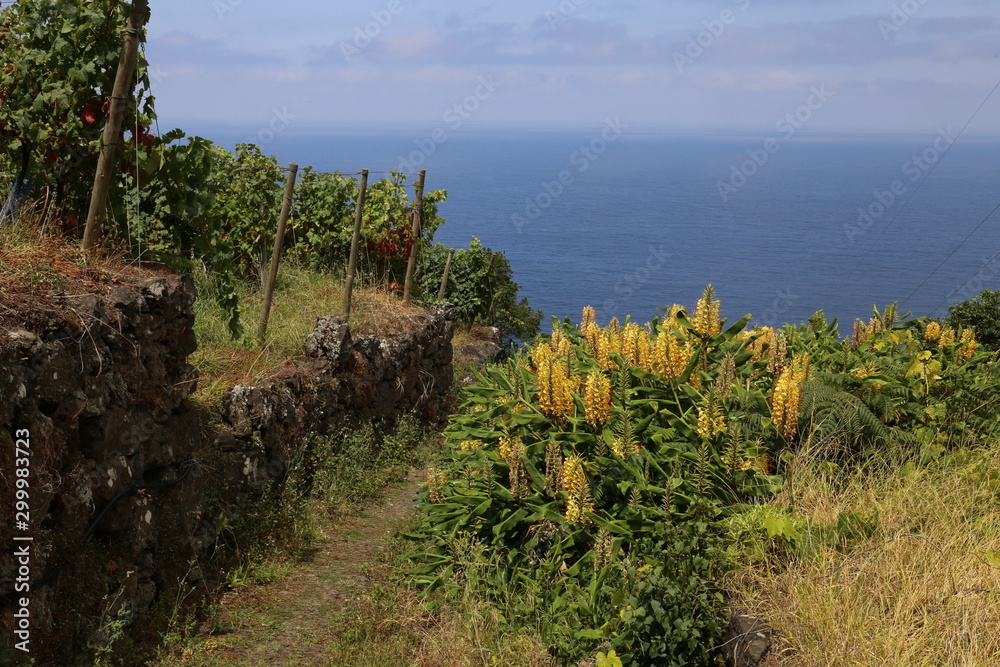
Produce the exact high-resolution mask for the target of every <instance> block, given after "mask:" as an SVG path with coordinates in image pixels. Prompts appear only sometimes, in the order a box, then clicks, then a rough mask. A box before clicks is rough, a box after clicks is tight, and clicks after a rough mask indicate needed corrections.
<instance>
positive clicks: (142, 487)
mask: <svg viewBox="0 0 1000 667" xmlns="http://www.w3.org/2000/svg"><path fill="white" fill-rule="evenodd" d="M194 467H195V462H194V459H188V461H187V469H186V470H185V471H184V472H183V473H182V474H181V476H180V477H178V478H177V479H172V480H170V481H168V482H157V483H156V484H133V485H132V486H131V487H129V488H127V489H125V490H123V491H119V492H118V493H117V494H116V495H115V497H114V498H112V499H111V502H109V503H108V504H107V505H105V506H104V509H103V510H101V513H100V514H98V515H97V518H96V519H94V521H93V523H91V524H90V527H89V528H87V532H85V533H84V534H83V537H81V538H80V539H79V540H77V541H76V545H77V546H81V545H82V544H83V543H84V542H86V541H87V540H88V539H90V536H91V535H93V534H94V531H95V530H97V526H99V525H100V523H101V521H102V520H103V519H104V517H105V516H107V514H108V512H109V511H111V508H112V507H114V506H115V505H116V504H117V503H118V501H119V500H121V499H122V498H124V497H125V496H130V495H132V494H133V493H138V492H139V491H146V490H147V489H166V488H169V487H171V486H176V485H177V484H180V483H181V482H183V481H184V478H185V477H187V476H188V475H189V474H191V471H192V470H194ZM64 567H66V563H59V564H58V565H56V566H55V567H53V568H52V569H50V570H49V571H48V572H46V573H45V575H44V576H42V578H41V579H39V580H38V581H36V582H35V583H33V584H31V586H30V587H29V590H31V591H34V590H36V589H38V588H41V587H42V586H45V585H47V584H48V583H49V582H51V581H52V580H53V579H55V578H56V575H58V574H59V573H60V572H61V571H62V569H63V568H64ZM14 596H15V592H14V591H9V592H7V593H5V594H4V595H3V597H2V598H0V599H3V600H8V599H13V598H14Z"/></svg>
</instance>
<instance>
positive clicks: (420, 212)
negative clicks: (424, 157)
mask: <svg viewBox="0 0 1000 667" xmlns="http://www.w3.org/2000/svg"><path fill="white" fill-rule="evenodd" d="M426 178H427V170H426V169H421V170H420V178H419V179H418V180H417V201H416V204H415V206H416V209H417V214H416V215H415V216H413V228H412V230H411V234H412V238H413V245H411V246H410V259H409V260H408V261H407V262H406V283H405V284H404V285H403V301H405V302H406V303H410V301H411V300H412V292H413V269H414V268H416V266H417V246H418V245H419V242H420V230H421V228H422V227H423V223H424V220H423V218H424V180H425V179H426Z"/></svg>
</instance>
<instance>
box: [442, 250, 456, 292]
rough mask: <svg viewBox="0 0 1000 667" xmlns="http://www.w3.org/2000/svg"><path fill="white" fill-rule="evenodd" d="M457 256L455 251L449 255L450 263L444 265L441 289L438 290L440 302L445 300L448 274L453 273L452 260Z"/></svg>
mask: <svg viewBox="0 0 1000 667" xmlns="http://www.w3.org/2000/svg"><path fill="white" fill-rule="evenodd" d="M454 256H455V249H454V248H452V249H451V252H449V253H448V261H447V262H445V263H444V275H443V276H441V289H439V290H438V301H442V300H443V299H444V290H445V288H446V287H447V286H448V272H449V271H451V258H452V257H454Z"/></svg>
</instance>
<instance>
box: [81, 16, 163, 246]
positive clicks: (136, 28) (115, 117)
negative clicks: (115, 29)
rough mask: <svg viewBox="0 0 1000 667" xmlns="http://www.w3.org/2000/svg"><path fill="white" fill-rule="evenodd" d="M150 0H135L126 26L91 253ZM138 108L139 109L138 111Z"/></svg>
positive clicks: (88, 241) (89, 231)
mask: <svg viewBox="0 0 1000 667" xmlns="http://www.w3.org/2000/svg"><path fill="white" fill-rule="evenodd" d="M148 9H149V2H148V0H135V1H134V2H133V3H132V10H131V11H130V12H129V15H128V24H127V26H126V28H125V43H124V45H123V46H122V55H121V59H120V60H119V61H118V71H117V72H116V73H115V86H114V88H113V90H112V92H111V106H110V109H109V110H108V122H107V123H105V124H104V133H103V134H102V135H101V153H100V156H98V158H97V173H96V174H95V175H94V190H93V192H92V193H91V195H90V209H89V210H88V212H87V226H86V227H85V228H84V232H83V249H84V250H85V251H86V252H87V253H88V254H90V253H91V252H92V251H93V249H94V246H95V245H96V244H97V239H98V238H99V237H100V235H101V225H102V223H103V222H104V215H105V213H106V212H107V206H108V190H109V189H110V187H111V175H112V172H113V170H114V165H115V161H116V160H117V157H118V142H119V141H120V140H121V127H122V121H124V120H125V111H126V108H127V107H126V104H125V96H126V95H127V94H128V91H129V84H130V83H131V82H132V74H133V73H134V72H135V63H136V61H137V60H138V58H139V41H140V38H141V34H142V27H143V25H144V24H145V22H146V15H147V14H148V13H149V12H148ZM137 111H138V110H137Z"/></svg>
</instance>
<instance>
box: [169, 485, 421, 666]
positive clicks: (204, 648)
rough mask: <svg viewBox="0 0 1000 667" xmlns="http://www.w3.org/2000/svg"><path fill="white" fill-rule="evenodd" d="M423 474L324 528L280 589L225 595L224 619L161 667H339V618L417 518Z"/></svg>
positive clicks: (252, 588)
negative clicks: (335, 647) (334, 645)
mask: <svg viewBox="0 0 1000 667" xmlns="http://www.w3.org/2000/svg"><path fill="white" fill-rule="evenodd" d="M424 474H425V473H424V471H411V472H410V475H409V478H408V479H407V480H406V481H405V482H401V483H399V484H395V485H392V486H390V487H388V488H387V489H386V492H385V496H384V497H383V498H382V500H381V501H379V502H376V503H374V504H372V505H369V506H367V507H363V508H360V509H359V510H357V511H355V512H353V513H351V514H350V515H348V516H347V517H344V518H341V519H337V520H335V521H331V522H330V523H329V524H328V525H324V526H323V532H324V534H325V539H323V540H321V541H320V543H319V544H318V545H317V550H316V552H315V554H314V556H313V558H312V559H311V560H309V561H307V562H304V563H299V564H296V565H295V566H294V567H293V568H292V569H290V570H289V571H288V572H287V573H285V574H283V575H281V576H280V577H279V578H278V579H277V581H275V582H274V583H272V584H269V585H254V586H249V587H246V588H242V589H239V590H236V591H232V592H230V593H226V594H225V595H224V596H223V598H222V600H221V601H220V603H219V607H220V612H219V615H218V617H217V618H216V619H214V620H212V621H210V622H209V623H206V624H204V625H203V627H202V629H201V636H200V637H199V638H198V640H197V641H196V642H195V645H194V646H193V647H192V648H191V649H190V650H188V651H185V653H184V654H183V655H181V656H180V657H177V658H173V659H171V660H167V661H162V662H160V663H158V665H160V666H162V667H167V666H171V665H204V666H206V667H207V666H210V665H219V666H221V665H226V666H235V665H240V666H254V667H256V666H258V665H303V666H305V665H310V666H311V665H329V664H338V663H337V662H336V660H334V659H333V658H331V655H330V651H329V645H330V644H331V642H332V641H333V639H334V636H335V635H336V633H337V632H338V629H337V624H336V623H334V620H335V619H337V618H338V617H340V616H342V614H343V613H345V612H349V611H350V610H351V608H352V607H355V606H357V604H358V602H357V601H358V600H359V599H360V598H361V597H362V595H363V594H364V593H365V592H367V590H368V588H369V586H370V582H369V581H368V578H367V576H366V574H365V570H366V568H367V567H369V566H371V565H373V564H375V563H376V562H377V560H378V558H379V555H380V553H381V551H382V549H383V548H384V547H385V545H386V541H387V539H388V537H389V536H390V535H391V534H392V532H393V531H394V530H396V529H397V528H398V527H399V526H400V524H401V523H402V522H403V521H404V520H405V519H406V518H408V517H409V516H411V515H412V514H413V513H414V511H415V507H414V499H415V497H416V493H417V489H418V487H419V483H420V479H421V478H422V476H423V475H424ZM361 604H363V602H362V603H361ZM220 630H221V632H220ZM213 631H214V632H213ZM344 664H347V663H344Z"/></svg>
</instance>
